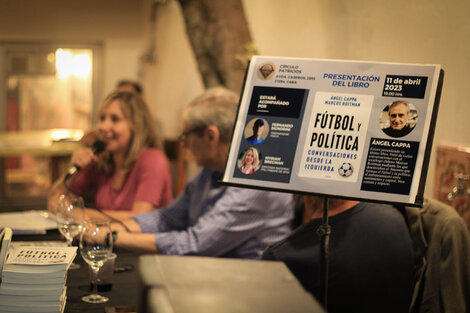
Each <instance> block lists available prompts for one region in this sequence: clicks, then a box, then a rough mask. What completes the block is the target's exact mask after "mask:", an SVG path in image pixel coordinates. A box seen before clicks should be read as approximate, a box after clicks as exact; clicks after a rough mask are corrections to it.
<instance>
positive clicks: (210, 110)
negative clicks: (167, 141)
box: [184, 87, 238, 143]
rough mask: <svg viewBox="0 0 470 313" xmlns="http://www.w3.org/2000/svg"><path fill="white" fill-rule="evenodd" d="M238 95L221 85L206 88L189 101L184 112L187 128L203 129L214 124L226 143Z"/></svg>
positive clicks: (230, 131) (230, 134)
mask: <svg viewBox="0 0 470 313" xmlns="http://www.w3.org/2000/svg"><path fill="white" fill-rule="evenodd" d="M237 108H238V96H237V95H236V94H235V93H234V92H232V91H230V90H228V89H226V88H223V87H214V88H210V89H207V90H206V91H205V92H204V93H203V94H202V95H200V96H198V97H197V98H195V99H194V100H193V101H191V102H190V103H189V105H188V106H187V108H186V111H185V114H184V120H185V122H186V125H187V128H188V129H204V128H205V127H207V126H211V125H214V126H216V127H217V128H218V129H219V131H220V141H222V142H225V143H228V142H230V139H231V138H232V132H233V127H234V123H235V116H236V114H237Z"/></svg>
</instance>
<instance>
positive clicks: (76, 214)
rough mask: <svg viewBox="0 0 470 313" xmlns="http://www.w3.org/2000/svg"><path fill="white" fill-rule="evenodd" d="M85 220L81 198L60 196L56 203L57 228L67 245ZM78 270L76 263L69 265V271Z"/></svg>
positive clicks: (78, 231) (67, 195) (70, 244)
mask: <svg viewBox="0 0 470 313" xmlns="http://www.w3.org/2000/svg"><path fill="white" fill-rule="evenodd" d="M84 218H85V205H84V204H83V199H82V197H78V196H75V195H69V194H62V195H60V197H59V201H58V203H57V212H56V220H57V228H58V229H59V232H60V233H61V234H62V235H63V236H64V237H65V239H66V240H67V245H68V246H69V247H71V246H72V241H73V238H74V237H76V236H78V235H80V232H81V231H82V224H83V221H84ZM77 268H80V265H79V264H77V263H72V264H70V267H69V269H77Z"/></svg>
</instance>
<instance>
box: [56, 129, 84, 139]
mask: <svg viewBox="0 0 470 313" xmlns="http://www.w3.org/2000/svg"><path fill="white" fill-rule="evenodd" d="M82 137H83V130H81V129H61V128H56V129H52V130H51V139H52V141H61V140H73V141H78V140H80V138H82Z"/></svg>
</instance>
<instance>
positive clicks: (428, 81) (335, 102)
mask: <svg viewBox="0 0 470 313" xmlns="http://www.w3.org/2000/svg"><path fill="white" fill-rule="evenodd" d="M442 81H443V70H442V69H441V67H440V65H424V64H402V63H385V62H365V61H345V60H322V59H297V58H281V57H264V56H255V57H253V58H252V60H251V62H250V64H249V66H248V69H247V73H246V79H245V85H244V87H243V90H242V94H241V98H240V105H239V109H238V114H237V119H236V123H235V127H234V133H233V137H232V142H231V145H230V151H229V156H228V159H227V163H226V168H225V172H224V176H223V179H222V183H223V184H226V185H232V186H241V187H249V188H260V189H266V190H279V191H286V192H295V193H305V194H317V195H323V196H333V197H342V198H348V199H358V200H360V199H366V200H372V201H379V202H388V203H400V204H408V205H416V206H419V205H421V204H422V202H423V193H424V185H425V179H426V174H427V166H428V162H429V154H430V152H431V144H432V137H433V133H434V127H435V122H436V118H437V109H438V103H439V98H440V92H441V88H442Z"/></svg>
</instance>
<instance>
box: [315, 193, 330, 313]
mask: <svg viewBox="0 0 470 313" xmlns="http://www.w3.org/2000/svg"><path fill="white" fill-rule="evenodd" d="M330 233H331V226H330V225H328V197H325V198H324V201H323V221H322V225H320V226H319V227H318V229H317V235H318V236H319V237H320V267H319V285H318V287H319V290H320V299H319V300H320V302H321V303H322V304H323V307H324V308H325V309H326V308H327V301H328V260H329V256H330V255H329V254H330V253H329V247H328V245H329V242H330Z"/></svg>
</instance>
